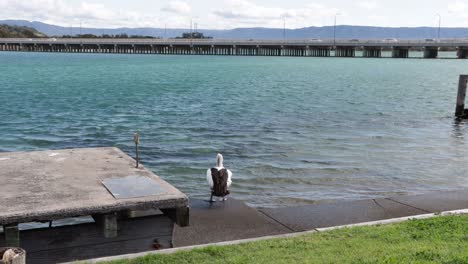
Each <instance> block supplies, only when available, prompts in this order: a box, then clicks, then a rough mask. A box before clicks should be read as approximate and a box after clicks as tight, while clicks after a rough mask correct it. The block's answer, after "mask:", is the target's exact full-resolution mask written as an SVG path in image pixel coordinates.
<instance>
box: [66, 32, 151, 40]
mask: <svg viewBox="0 0 468 264" xmlns="http://www.w3.org/2000/svg"><path fill="white" fill-rule="evenodd" d="M61 37H62V38H104V39H113V38H115V39H123V38H134V39H157V38H159V37H152V36H141V35H130V36H129V35H127V34H125V33H123V34H116V35H109V34H102V35H94V34H81V35H79V34H78V35H73V36H71V35H63V36H61Z"/></svg>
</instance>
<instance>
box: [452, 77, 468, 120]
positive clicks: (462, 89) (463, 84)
mask: <svg viewBox="0 0 468 264" xmlns="http://www.w3.org/2000/svg"><path fill="white" fill-rule="evenodd" d="M467 85H468V75H460V80H459V83H458V96H457V107H456V109H455V116H456V117H458V118H461V117H463V116H464V115H465V97H466V88H467Z"/></svg>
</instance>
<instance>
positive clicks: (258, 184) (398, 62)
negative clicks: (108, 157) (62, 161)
mask: <svg viewBox="0 0 468 264" xmlns="http://www.w3.org/2000/svg"><path fill="white" fill-rule="evenodd" d="M463 73H464V74H468V62H467V61H466V60H423V59H363V58H286V57H223V56H168V55H166V56H157V55H110V54H50V53H49V54H48V53H7V52H3V53H1V52H0V107H1V108H0V109H1V112H0V151H31V150H45V149H61V148H75V147H97V146H116V147H119V148H121V149H122V150H123V151H125V152H126V153H128V154H129V155H132V156H133V155H134V151H133V133H134V132H135V131H139V132H140V135H141V158H142V162H143V163H144V164H145V165H146V166H147V167H148V168H150V169H151V170H153V171H154V172H155V173H156V174H158V175H160V176H161V177H162V178H164V179H165V180H167V181H168V182H170V183H172V184H173V185H175V186H176V187H178V188H179V189H181V190H182V191H184V192H186V193H187V194H189V195H191V196H192V197H200V198H207V197H208V195H209V191H208V187H207V184H206V183H205V176H206V175H205V173H206V169H207V168H208V167H210V166H213V165H214V164H215V157H216V154H217V153H218V152H221V153H223V154H224V156H225V165H226V166H227V167H229V168H230V169H231V170H232V171H233V173H234V176H233V187H232V193H233V195H234V196H235V197H237V198H240V199H244V200H246V201H247V202H248V203H249V204H250V205H253V206H260V207H276V206H287V205H296V204H308V203H314V202H315V201H317V200H336V199H364V198H377V197H387V196H391V195H399V194H418V193H423V192H427V191H432V190H455V189H460V188H467V187H468V166H467V164H468V124H465V123H457V122H455V121H454V118H453V113H454V110H455V99H456V94H457V85H458V76H459V74H463ZM0 162H1V161H0Z"/></svg>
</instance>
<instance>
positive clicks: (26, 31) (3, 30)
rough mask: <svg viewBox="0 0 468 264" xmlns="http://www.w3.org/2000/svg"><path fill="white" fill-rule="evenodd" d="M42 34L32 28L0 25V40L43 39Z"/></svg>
mask: <svg viewBox="0 0 468 264" xmlns="http://www.w3.org/2000/svg"><path fill="white" fill-rule="evenodd" d="M45 37H47V36H46V35H45V34H44V33H41V32H39V31H37V30H35V29H34V28H30V27H20V26H10V25H3V24H1V25H0V38H45Z"/></svg>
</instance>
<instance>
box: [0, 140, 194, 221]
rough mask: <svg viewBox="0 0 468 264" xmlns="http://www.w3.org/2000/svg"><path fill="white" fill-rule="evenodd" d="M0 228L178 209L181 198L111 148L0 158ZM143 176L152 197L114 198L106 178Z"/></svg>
mask: <svg viewBox="0 0 468 264" xmlns="http://www.w3.org/2000/svg"><path fill="white" fill-rule="evenodd" d="M0 168H1V170H0V201H1V203H0V225H6V224H14V223H25V222H33V221H49V220H56V219H63V218H66V217H75V216H83V215H92V214H105V213H110V212H117V211H123V210H147V209H157V208H160V209H161V208H182V207H186V206H187V204H188V198H187V196H186V195H185V194H183V193H182V192H180V191H179V190H177V189H176V188H175V187H173V186H171V185H170V184H169V183H167V182H165V181H164V180H162V179H161V178H160V177H158V176H157V175H155V174H154V173H152V172H151V171H149V170H147V169H146V168H145V167H144V166H143V165H141V166H140V167H139V168H135V161H134V160H133V159H132V158H131V157H129V156H128V155H126V154H125V153H123V152H122V151H121V150H119V149H117V148H93V149H68V150H50V151H35V152H15V153H0ZM132 175H138V176H141V177H146V178H148V179H150V180H151V181H154V182H155V183H157V184H158V186H160V187H161V189H162V190H163V191H161V192H160V193H159V194H158V195H153V196H145V197H138V198H131V199H116V198H114V196H113V195H112V194H111V193H110V192H109V191H108V190H107V189H106V188H105V186H104V185H103V183H102V182H103V181H104V180H106V179H119V178H125V177H128V176H132Z"/></svg>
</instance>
